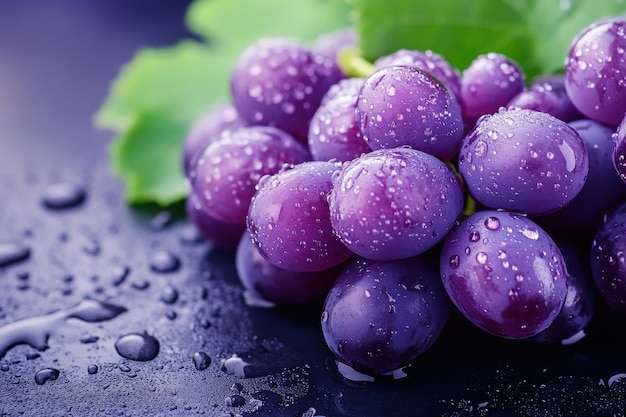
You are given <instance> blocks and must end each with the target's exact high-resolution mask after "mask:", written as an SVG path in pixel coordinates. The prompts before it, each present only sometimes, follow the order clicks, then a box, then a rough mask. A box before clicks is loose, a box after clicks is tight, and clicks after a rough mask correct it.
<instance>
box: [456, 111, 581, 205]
mask: <svg viewBox="0 0 626 417" xmlns="http://www.w3.org/2000/svg"><path fill="white" fill-rule="evenodd" d="M458 164H459V172H460V173H461V175H462V176H463V178H464V180H465V183H466V185H467V189H468V191H469V192H470V194H471V195H472V196H473V197H474V198H475V199H476V200H477V201H479V202H480V203H482V204H484V205H485V206H486V207H489V208H494V209H506V210H511V211H519V212H523V213H526V214H529V215H543V214H548V213H551V212H554V211H556V210H558V209H560V208H562V207H564V206H565V205H566V204H567V203H569V202H570V201H572V199H574V197H576V195H577V194H578V193H579V192H580V190H581V189H582V187H583V185H584V183H585V180H586V178H587V174H588V172H589V161H588V155H587V150H586V149H585V145H584V143H583V140H582V138H581V137H580V135H579V134H578V132H576V130H574V129H573V128H572V127H571V126H569V125H568V124H567V123H565V122H563V121H562V120H559V119H557V118H556V117H554V116H551V115H549V114H547V113H543V112H539V111H535V110H528V109H519V108H515V107H512V108H508V109H502V110H501V111H498V112H497V113H495V114H493V115H487V116H485V117H483V118H481V120H480V121H479V122H478V123H477V124H476V127H475V128H474V129H473V130H472V131H471V132H470V133H469V134H468V135H467V136H466V137H465V139H464V140H463V144H462V146H461V151H460V153H459V162H458Z"/></svg>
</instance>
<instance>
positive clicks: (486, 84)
mask: <svg viewBox="0 0 626 417" xmlns="http://www.w3.org/2000/svg"><path fill="white" fill-rule="evenodd" d="M524 83H525V75H524V71H523V70H522V68H521V67H520V66H519V64H518V63H517V62H515V61H513V60H512V59H511V58H509V57H507V56H505V55H502V54H498V53H494V52H491V53H488V54H484V55H479V56H478V57H476V59H474V60H473V61H472V62H471V63H470V65H469V67H468V68H466V69H465V70H464V71H463V73H462V74H461V101H462V102H463V110H464V112H465V118H466V119H468V120H471V121H477V120H478V119H479V118H480V116H482V115H485V114H493V113H495V112H497V111H498V110H499V109H500V107H504V106H506V105H507V103H508V102H509V101H511V99H513V97H515V96H516V95H517V94H519V93H520V92H522V90H523V89H524Z"/></svg>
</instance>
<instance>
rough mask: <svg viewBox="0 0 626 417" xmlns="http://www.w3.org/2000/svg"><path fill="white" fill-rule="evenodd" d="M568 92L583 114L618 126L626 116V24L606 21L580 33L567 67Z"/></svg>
mask: <svg viewBox="0 0 626 417" xmlns="http://www.w3.org/2000/svg"><path fill="white" fill-rule="evenodd" d="M565 88H566V90H567V93H568V95H569V97H570V99H571V100H572V102H573V103H574V105H575V106H576V108H578V110H580V112H581V113H583V114H584V115H585V116H587V117H588V118H590V119H593V120H596V121H598V122H600V123H604V124H607V125H609V126H617V125H618V124H619V123H620V122H621V121H622V119H623V118H624V114H625V113H626V20H624V19H623V18H615V19H603V20H601V21H598V22H594V23H593V24H591V25H589V26H588V27H586V28H584V29H583V30H581V31H580V33H579V34H578V35H577V36H576V37H575V39H574V40H573V42H572V44H571V46H570V49H569V52H568V56H567V60H566V63H565Z"/></svg>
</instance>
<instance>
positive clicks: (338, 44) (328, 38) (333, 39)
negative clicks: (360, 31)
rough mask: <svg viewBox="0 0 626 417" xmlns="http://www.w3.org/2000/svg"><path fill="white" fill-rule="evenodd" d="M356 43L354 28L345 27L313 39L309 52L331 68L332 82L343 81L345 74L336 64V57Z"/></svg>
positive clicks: (356, 37) (356, 36)
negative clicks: (320, 58)
mask: <svg viewBox="0 0 626 417" xmlns="http://www.w3.org/2000/svg"><path fill="white" fill-rule="evenodd" d="M357 42H358V35H357V33H356V31H355V30H354V28H352V27H347V28H343V29H337V30H334V31H332V32H327V33H323V34H321V35H320V36H318V37H317V39H315V41H314V42H313V45H312V46H311V50H312V52H313V53H314V54H316V55H318V56H320V57H322V58H323V60H324V62H325V64H326V65H327V66H328V67H330V68H331V70H332V72H333V73H334V76H332V77H331V78H330V79H331V80H333V82H336V81H338V80H341V79H344V78H345V77H347V76H346V74H345V73H344V72H343V70H342V69H341V68H340V67H339V64H338V63H337V56H338V54H339V53H340V52H341V51H342V50H343V49H353V48H355V47H356V45H357Z"/></svg>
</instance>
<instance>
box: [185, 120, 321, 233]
mask: <svg viewBox="0 0 626 417" xmlns="http://www.w3.org/2000/svg"><path fill="white" fill-rule="evenodd" d="M309 159H310V155H309V152H308V150H307V149H306V148H305V147H304V146H303V145H302V144H301V143H300V142H298V141H297V140H296V139H294V138H293V137H292V136H290V135H289V134H287V133H285V132H283V131H281V130H279V129H277V128H275V127H270V126H249V127H242V128H239V129H237V130H233V131H229V132H225V134H224V135H222V136H221V137H220V138H219V140H216V141H215V142H213V143H211V144H210V145H209V146H207V147H206V148H205V149H204V151H203V152H202V154H200V155H199V157H198V161H197V162H196V164H195V166H194V168H193V169H192V171H191V173H190V176H189V178H190V183H191V188H192V190H193V192H194V193H195V194H196V195H197V196H198V199H199V200H200V204H201V205H202V207H203V209H204V210H205V211H206V213H207V215H209V216H211V217H214V218H216V219H217V220H221V221H223V222H226V223H236V224H245V223H246V215H247V214H248V208H249V206H250V200H251V199H252V195H253V194H254V193H255V191H256V189H255V187H256V185H257V182H258V181H259V179H260V178H261V177H262V176H264V175H266V174H274V173H276V172H278V171H279V170H280V169H281V167H282V166H283V165H285V164H298V163H300V162H304V161H307V160H309Z"/></svg>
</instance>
